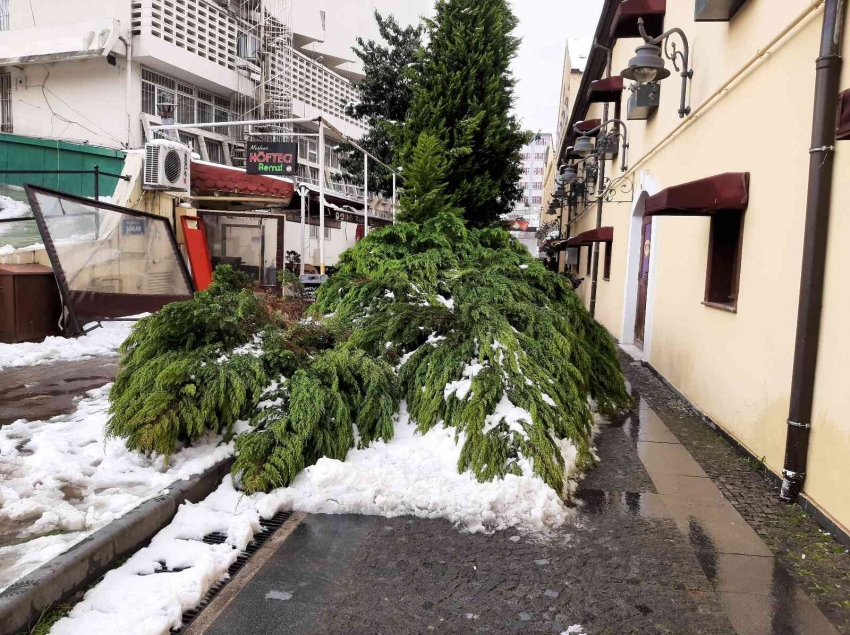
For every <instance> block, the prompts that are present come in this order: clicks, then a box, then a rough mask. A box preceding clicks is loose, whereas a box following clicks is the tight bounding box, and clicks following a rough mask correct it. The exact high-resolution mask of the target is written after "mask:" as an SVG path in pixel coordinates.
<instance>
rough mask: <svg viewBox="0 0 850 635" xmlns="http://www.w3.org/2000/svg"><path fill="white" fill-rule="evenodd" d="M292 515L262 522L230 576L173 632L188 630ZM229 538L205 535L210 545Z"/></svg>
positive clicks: (220, 581) (217, 585) (231, 569)
mask: <svg viewBox="0 0 850 635" xmlns="http://www.w3.org/2000/svg"><path fill="white" fill-rule="evenodd" d="M291 515H292V512H278V513H277V514H275V515H274V517H272V518H271V519H270V520H264V521H263V522H262V523H261V525H260V526H261V527H262V529H261V530H260V531H259V532H257V533H256V534H254V539H253V540H252V541H251V542H250V543H249V544H248V547H247V548H246V549H245V551H243V552H242V553H240V554H239V556H238V557H237V558H236V562H234V563H233V564H232V565H230V568H229V569H228V570H227V573H228V577H227V578H225V579H224V580H219V581H218V582H216V583H215V584H214V585H212V587H210V590H209V591H207V594H206V595H205V596H204V599H203V600H201V603H200V604H198V606H196V607H195V608H193V609H189V610H188V611H186V612H184V613H183V624H182V625H181V626H180V628H178V629H174V630H172V631H171V632H172V633H182V632H183V631H184V630H186V629H187V628H188V627H189V625H190V624H191V623H192V622H193V621H195V618H197V617H198V615H200V614H201V611H203V610H204V609H205V608H206V607H207V606H209V604H210V602H212V601H213V599H214V598H215V596H217V595H218V594H219V593H220V592H221V590H222V589H223V588H224V587H225V586H227V583H228V582H230V581H231V580H232V579H233V576H235V575H236V574H237V573H239V571H240V569H242V567H244V566H245V563H246V562H248V559H249V558H250V557H251V556H253V555H254V554H255V553H257V551H258V550H259V548H260V547H262V546H263V545H264V544H265V543H266V541H267V540H268V539H269V538H271V537H272V535H274V532H276V531H277V530H278V529H280V528H281V526H282V525H283V523H285V522H286V521H287V520H288V519H289V517H290V516H291ZM226 540H227V535H226V534H222V533H219V532H215V533H212V534H208V535H206V536H204V539H203V541H204V542H205V543H207V544H208V545H221V544H224V542H225V541H226Z"/></svg>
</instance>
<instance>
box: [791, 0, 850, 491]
mask: <svg viewBox="0 0 850 635" xmlns="http://www.w3.org/2000/svg"><path fill="white" fill-rule="evenodd" d="M845 3H846V0H827V2H826V5H825V8H824V15H823V30H822V34H821V45H820V56H819V57H818V59H817V63H816V67H815V68H816V69H817V75H816V82H815V95H814V122H813V126H812V145H811V148H810V149H809V190H808V199H807V201H806V221H805V231H804V233H803V262H802V265H801V267H800V300H799V305H798V308H797V336H796V340H795V343H794V366H793V368H792V371H791V400H790V403H789V405H788V421H787V423H788V429H787V431H786V437H785V464H784V466H783V469H782V477H783V478H782V491H781V493H780V498H781V499H782V500H784V501H788V502H791V503H793V502H795V501H796V500H797V497H798V496H799V494H800V490H801V489H802V487H803V483H804V482H805V479H806V470H807V469H808V454H809V435H810V433H811V427H812V409H813V404H814V392H815V380H816V375H817V365H818V348H819V344H820V336H821V332H820V329H821V311H822V310H823V295H824V281H825V278H826V257H827V239H828V238H829V215H830V209H831V207H832V189H833V186H834V164H835V120H836V114H837V113H836V109H837V105H838V91H839V89H840V88H839V85H840V80H841V65H842V58H841V46H842V36H843V35H844V10H845V6H846V4H845ZM823 469H829V466H824V468H823Z"/></svg>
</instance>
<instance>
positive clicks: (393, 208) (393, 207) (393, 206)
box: [392, 172, 396, 225]
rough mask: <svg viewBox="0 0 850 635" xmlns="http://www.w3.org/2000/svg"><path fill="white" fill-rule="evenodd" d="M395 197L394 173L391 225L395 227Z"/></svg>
mask: <svg viewBox="0 0 850 635" xmlns="http://www.w3.org/2000/svg"><path fill="white" fill-rule="evenodd" d="M395 195H396V189H395V172H393V204H392V210H393V225H395Z"/></svg>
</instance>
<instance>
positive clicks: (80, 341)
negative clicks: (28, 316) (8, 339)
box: [0, 316, 141, 370]
mask: <svg viewBox="0 0 850 635" xmlns="http://www.w3.org/2000/svg"><path fill="white" fill-rule="evenodd" d="M139 317H141V316H139ZM134 324H135V322H104V323H103V326H102V327H100V328H96V329H94V330H93V331H91V332H90V333H89V334H88V335H83V336H81V337H78V338H76V339H66V338H64V337H47V338H45V339H44V341H42V342H22V343H20V344H0V370H2V369H4V368H15V367H17V366H37V365H40V364H52V363H54V362H59V361H76V360H82V359H90V358H92V357H99V356H101V355H115V353H116V351H117V350H118V347H119V346H121V344H122V343H123V342H124V340H126V339H127V336H128V335H130V330H131V329H132V328H133V325H134Z"/></svg>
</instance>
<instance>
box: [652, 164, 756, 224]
mask: <svg viewBox="0 0 850 635" xmlns="http://www.w3.org/2000/svg"><path fill="white" fill-rule="evenodd" d="M749 202H750V173H749V172H726V173H724V174H717V175H715V176H710V177H707V178H704V179H699V180H696V181H691V182H689V183H682V184H681V185H674V186H672V187H668V188H667V189H666V190H662V191H661V192H659V193H658V194H656V195H655V196H650V197H649V198H648V199H646V202H645V203H644V216H712V215H714V214H715V213H717V212H721V211H724V210H737V211H744V210H746V209H747V207H748V206H749Z"/></svg>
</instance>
